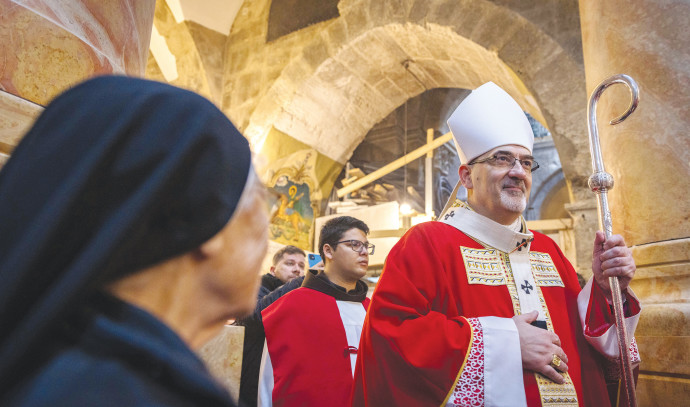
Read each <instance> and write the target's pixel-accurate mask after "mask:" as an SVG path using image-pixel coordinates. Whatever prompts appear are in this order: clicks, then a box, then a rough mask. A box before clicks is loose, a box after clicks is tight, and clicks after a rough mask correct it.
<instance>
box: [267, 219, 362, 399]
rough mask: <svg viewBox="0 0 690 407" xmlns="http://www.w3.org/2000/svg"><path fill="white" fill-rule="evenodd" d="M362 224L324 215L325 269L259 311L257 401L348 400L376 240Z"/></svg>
mask: <svg viewBox="0 0 690 407" xmlns="http://www.w3.org/2000/svg"><path fill="white" fill-rule="evenodd" d="M368 233H369V228H368V227H367V225H366V224H365V223H364V222H362V221H361V220H359V219H355V218H353V217H351V216H340V217H337V218H333V219H331V220H329V221H328V222H326V223H325V224H324V226H323V228H322V229H321V235H320V238H319V252H320V254H321V258H322V259H324V261H325V265H324V270H323V271H322V272H319V273H318V274H317V273H314V272H312V271H311V270H310V272H309V273H307V275H306V277H305V278H304V282H303V283H302V286H301V287H300V288H298V289H296V290H294V291H292V292H290V293H288V294H286V295H285V296H283V297H281V298H280V299H278V300H276V302H274V303H273V304H272V305H270V306H269V307H268V308H266V309H265V310H264V311H263V312H262V313H261V315H262V317H263V323H264V329H265V331H266V345H265V346H264V353H263V357H262V361H261V371H260V374H259V394H258V399H259V402H258V405H259V406H347V405H349V401H350V393H351V391H352V376H353V371H354V367H355V362H356V360H357V346H358V345H359V339H360V334H361V331H362V324H363V323H364V317H365V315H366V309H367V306H368V305H369V299H368V298H367V297H366V295H367V291H368V287H367V285H366V283H364V282H363V281H361V280H360V279H361V278H362V277H364V275H365V274H366V272H367V267H368V265H369V254H373V251H374V245H372V244H371V243H369V242H368V241H367V237H366V235H367V234H368Z"/></svg>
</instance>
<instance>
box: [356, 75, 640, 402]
mask: <svg viewBox="0 0 690 407" xmlns="http://www.w3.org/2000/svg"><path fill="white" fill-rule="evenodd" d="M448 125H449V127H450V129H451V131H452V133H453V136H454V139H455V142H456V145H457V147H458V152H459V154H460V158H461V162H462V163H463V164H462V165H461V166H460V168H459V175H460V182H461V183H462V185H463V186H465V187H466V188H467V190H468V199H467V202H466V203H465V202H461V201H455V202H453V203H452V206H450V208H448V210H446V211H444V213H443V214H442V215H441V216H440V217H439V221H437V222H428V223H424V224H420V225H417V226H415V227H413V228H412V229H410V230H409V231H408V232H407V233H406V234H405V235H404V236H403V237H402V238H401V239H400V241H399V242H398V243H397V244H396V246H395V247H394V248H393V249H392V250H391V252H390V253H389V255H388V258H387V259H386V264H385V267H384V271H383V274H382V276H381V278H380V280H379V283H378V285H377V287H376V290H375V292H374V295H373V297H372V301H371V305H370V308H369V313H368V314H367V318H366V320H365V323H364V327H363V330H362V339H361V342H360V349H359V359H358V361H357V366H356V369H355V385H354V389H353V395H352V398H353V405H354V406H365V405H366V406H388V405H390V406H393V405H395V406H439V405H441V406H483V405H486V406H526V405H527V406H549V405H554V406H556V405H557V406H569V405H572V406H577V405H589V406H606V405H608V404H609V397H608V394H607V382H606V379H607V378H606V377H605V376H606V375H607V374H609V375H612V376H613V377H614V378H615V374H616V373H615V372H612V371H610V369H609V368H610V367H615V366H617V365H616V358H617V357H618V349H617V343H616V334H615V330H614V329H613V320H614V318H613V316H612V312H611V307H610V290H609V287H608V277H609V276H619V277H621V281H620V283H621V284H620V286H621V289H622V291H623V297H624V298H625V301H626V304H625V308H626V317H629V318H626V324H627V328H628V332H629V333H630V337H632V333H633V332H634V330H635V326H636V324H637V319H638V316H639V312H640V306H639V302H638V301H637V299H636V298H635V297H634V295H633V294H632V292H631V291H630V290H629V289H628V284H629V282H630V280H631V279H632V277H633V275H634V272H635V264H634V262H633V260H632V255H631V251H630V250H629V249H628V248H627V247H626V246H625V242H624V241H623V239H622V237H621V236H619V235H614V236H612V237H610V238H609V239H605V237H604V235H603V233H601V232H597V234H596V236H595V239H594V253H593V264H592V271H593V273H594V276H593V278H592V279H591V280H590V281H589V282H588V283H587V285H586V286H585V288H584V289H582V290H581V289H580V286H579V284H578V280H577V276H576V273H575V271H574V269H573V267H572V266H571V265H570V263H569V262H568V260H567V259H566V258H565V257H564V256H563V254H562V253H561V251H560V249H559V248H558V246H557V245H556V243H555V242H554V241H553V240H551V239H550V238H548V237H547V236H545V235H543V234H541V233H538V232H532V231H530V230H528V229H527V227H526V224H525V221H524V219H523V218H522V216H521V214H522V212H523V211H524V210H525V207H526V203H527V199H528V197H529V193H530V188H531V184H532V171H534V170H536V169H537V168H538V164H537V163H536V161H535V160H534V158H533V157H532V147H533V141H534V138H533V134H532V131H531V127H530V125H529V122H528V120H527V118H526V117H525V114H524V113H523V112H522V109H520V107H519V106H518V104H517V103H516V102H515V101H514V100H513V99H512V98H511V97H510V96H509V95H508V94H507V93H506V92H505V91H503V90H502V89H501V88H499V87H498V86H496V85H495V84H493V83H491V82H489V83H487V84H485V85H483V86H481V87H479V88H478V89H476V90H475V91H473V92H472V93H471V94H470V95H469V96H468V97H467V98H466V99H465V100H464V101H463V102H462V103H461V104H460V106H458V108H457V110H456V111H455V112H454V113H453V114H452V115H451V117H450V118H449V120H448ZM456 190H457V189H456ZM452 200H455V192H454V193H453V196H452ZM629 346H630V348H631V350H632V355H633V359H634V362H636V363H639V357H638V356H637V352H636V350H637V348H636V345H635V343H634V340H633V341H632V342H631V343H630V344H629Z"/></svg>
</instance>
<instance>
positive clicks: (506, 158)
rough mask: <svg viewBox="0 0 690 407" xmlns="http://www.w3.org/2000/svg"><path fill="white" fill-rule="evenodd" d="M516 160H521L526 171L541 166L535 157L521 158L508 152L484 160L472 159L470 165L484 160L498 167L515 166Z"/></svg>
mask: <svg viewBox="0 0 690 407" xmlns="http://www.w3.org/2000/svg"><path fill="white" fill-rule="evenodd" d="M516 161H519V162H520V166H522V169H523V170H525V172H534V171H536V170H537V168H539V163H537V161H535V160H534V158H523V159H520V158H517V157H515V156H513V155H512V154H508V153H496V154H494V155H492V156H491V157H488V158H485V159H483V160H477V161H472V162H470V163H469V164H468V165H474V164H481V163H483V162H487V163H489V164H491V165H493V166H496V167H502V168H513V166H515V162H516Z"/></svg>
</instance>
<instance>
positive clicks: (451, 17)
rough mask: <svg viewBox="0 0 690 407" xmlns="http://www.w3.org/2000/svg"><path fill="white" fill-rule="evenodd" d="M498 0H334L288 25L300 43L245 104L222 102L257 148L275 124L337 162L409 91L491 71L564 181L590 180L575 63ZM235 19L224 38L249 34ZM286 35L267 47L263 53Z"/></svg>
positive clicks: (458, 84)
mask: <svg viewBox="0 0 690 407" xmlns="http://www.w3.org/2000/svg"><path fill="white" fill-rule="evenodd" d="M392 3H396V4H392ZM496 3H497V2H492V1H485V0H468V1H461V2H457V1H453V2H439V1H401V2H379V1H377V0H360V1H341V3H340V4H339V8H340V14H341V17H339V18H337V19H334V20H330V21H328V22H325V23H321V24H320V25H318V27H316V26H315V27H309V28H307V29H303V30H300V32H297V33H295V34H294V35H295V36H302V43H301V45H300V46H301V48H300V49H299V50H297V51H295V50H293V51H291V53H294V56H293V57H292V58H290V62H289V63H287V64H286V65H285V67H284V69H282V70H281V71H280V73H279V74H278V75H277V76H276V78H275V80H273V81H272V82H270V84H265V85H263V86H264V87H265V91H263V92H261V91H258V90H254V93H256V97H255V98H253V99H252V100H251V101H249V102H246V101H245V100H238V98H237V97H236V96H237V95H234V96H235V97H233V91H232V90H230V95H227V94H226V96H229V97H226V98H225V100H224V105H223V107H224V109H225V110H226V112H227V113H228V114H229V116H230V117H231V118H232V119H233V120H234V121H235V122H236V123H238V124H239V125H240V127H241V128H243V129H244V132H245V134H246V135H247V136H248V137H249V139H250V140H251V141H252V142H253V144H254V145H255V147H258V149H259V150H260V149H261V147H262V143H263V140H264V138H265V136H266V134H267V133H268V132H269V131H270V129H271V128H272V127H275V128H277V129H278V130H280V131H282V132H283V133H286V134H289V135H290V136H292V137H294V138H296V139H297V140H300V141H302V142H304V143H306V144H309V145H312V146H314V148H315V149H317V150H318V151H319V152H321V153H323V154H324V155H326V156H328V157H330V158H332V159H335V160H336V161H338V162H340V163H344V162H345V160H347V158H348V157H349V155H350V154H351V153H352V151H353V150H354V148H355V147H356V146H357V144H358V143H359V141H361V139H362V138H363V137H364V135H365V134H366V132H367V130H368V129H369V128H370V127H371V126H372V125H373V124H375V123H376V122H377V121H378V120H380V119H381V118H383V117H385V116H386V115H387V114H388V113H390V112H391V111H392V110H393V109H395V108H396V107H397V106H399V105H400V104H402V103H403V102H404V101H405V100H407V99H408V98H410V97H413V96H415V95H417V94H419V93H421V92H422V91H423V90H425V89H430V88H435V87H454V88H470V89H471V88H474V87H476V86H478V85H480V84H481V83H483V82H485V81H487V80H493V81H495V82H497V83H498V84H499V85H501V86H503V87H504V88H505V89H506V90H507V91H508V92H509V93H511V95H513V96H514V97H515V98H516V100H518V102H519V103H520V105H521V106H522V107H523V109H524V110H525V111H527V112H529V113H530V114H532V115H533V116H534V117H535V118H537V119H538V120H539V121H540V122H542V124H544V125H545V126H546V127H547V128H549V130H550V131H551V133H552V134H553V135H554V140H555V142H556V146H557V148H558V150H559V152H560V154H561V156H567V157H569V158H570V159H569V160H568V161H565V162H564V163H563V166H564V172H565V174H566V177H567V178H568V179H569V180H570V181H571V182H570V185H573V186H576V187H578V186H580V185H586V178H587V176H588V174H587V169H586V163H587V162H588V154H589V153H588V148H587V140H586V138H585V127H584V126H585V120H584V118H585V113H584V112H585V101H586V97H585V87H584V72H583V69H582V63H581V60H579V59H578V58H575V57H573V54H572V51H569V50H567V49H565V48H564V47H563V46H562V45H561V44H562V42H563V40H562V38H559V37H558V36H556V35H554V36H551V35H549V34H548V33H547V31H545V30H544V29H542V28H543V25H541V26H540V25H539V24H535V23H533V22H532V20H530V19H527V18H525V17H524V16H523V13H520V12H518V11H515V10H512V9H510V8H508V6H501V5H498V4H496ZM563 3H567V2H565V1H564V2H563ZM396 6H397V7H396ZM573 12H574V13H577V8H575V9H574V11H573ZM241 26H242V24H239V25H238V27H240V28H239V31H238V32H236V33H231V36H230V43H233V41H234V38H235V36H237V37H238V38H242V39H244V40H246V39H247V38H246V33H243V32H242V29H241ZM497 27H501V28H503V30H500V32H499V30H498V29H497ZM233 30H234V28H233ZM552 31H553V30H552ZM556 32H557V30H556ZM292 35H293V34H291V36H292ZM307 35H308V37H306V36H307ZM287 37H289V36H287ZM289 41H290V38H285V39H283V40H280V41H276V42H274V43H270V44H266V47H268V49H267V50H266V49H265V50H264V53H263V58H265V59H266V58H268V57H269V56H270V54H272V53H273V52H274V51H275V52H278V48H277V47H279V46H280V44H283V46H284V45H287V44H289ZM293 41H294V39H293ZM273 47H276V48H275V49H273ZM231 48H232V45H231ZM266 54H269V55H268V56H267V55H266ZM229 55H232V50H230V54H229ZM229 57H230V58H232V56H229ZM406 60H408V61H411V62H410V66H409V72H408V71H407V70H406V69H405V68H404V67H403V65H402V62H403V61H406ZM228 73H232V70H231V72H227V71H226V75H227V74H228ZM411 73H412V74H411ZM247 79H250V78H249V77H246V76H245V77H242V79H239V78H238V79H236V81H238V82H236V83H237V84H238V85H240V84H241V82H239V81H240V80H245V81H246V80H247ZM238 87H239V86H238ZM238 92H241V90H238ZM245 92H246V91H245ZM245 96H248V95H245ZM228 102H229V103H228ZM583 163H585V164H584V165H583Z"/></svg>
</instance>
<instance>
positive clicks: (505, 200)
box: [501, 190, 527, 214]
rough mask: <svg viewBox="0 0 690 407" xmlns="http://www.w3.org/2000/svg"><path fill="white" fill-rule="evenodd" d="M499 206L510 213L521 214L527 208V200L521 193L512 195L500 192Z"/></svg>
mask: <svg viewBox="0 0 690 407" xmlns="http://www.w3.org/2000/svg"><path fill="white" fill-rule="evenodd" d="M501 205H503V207H504V208H506V209H508V210H509V211H511V212H517V213H520V214H521V213H522V212H524V211H525V209H526V208H527V198H526V197H525V194H523V193H522V192H520V193H517V194H513V193H511V192H508V191H505V190H504V191H501Z"/></svg>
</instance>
